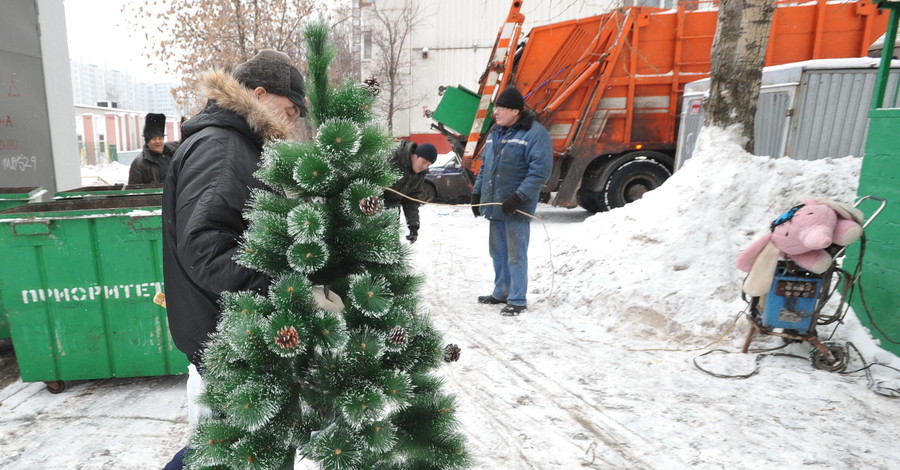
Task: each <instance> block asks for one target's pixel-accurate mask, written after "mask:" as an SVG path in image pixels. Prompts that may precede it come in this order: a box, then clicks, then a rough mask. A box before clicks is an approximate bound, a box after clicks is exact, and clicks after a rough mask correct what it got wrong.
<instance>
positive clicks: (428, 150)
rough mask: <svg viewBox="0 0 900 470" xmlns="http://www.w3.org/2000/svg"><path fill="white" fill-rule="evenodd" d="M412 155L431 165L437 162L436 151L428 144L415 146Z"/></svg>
mask: <svg viewBox="0 0 900 470" xmlns="http://www.w3.org/2000/svg"><path fill="white" fill-rule="evenodd" d="M413 153H414V154H416V155H418V156H420V157H422V158H424V159H425V160H428V161H429V162H431V163H434V161H435V160H437V149H436V148H435V147H434V145H431V144H429V143H425V144H420V145H418V146H416V149H415V150H414V151H413Z"/></svg>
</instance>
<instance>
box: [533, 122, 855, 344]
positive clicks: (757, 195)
mask: <svg viewBox="0 0 900 470" xmlns="http://www.w3.org/2000/svg"><path fill="white" fill-rule="evenodd" d="M735 142H736V139H735V138H734V137H733V136H732V135H731V133H730V132H728V131H724V130H721V129H709V130H707V132H706V133H705V134H703V135H701V137H700V141H699V143H698V150H697V152H696V154H695V156H694V157H693V158H691V159H690V160H688V161H687V163H686V164H685V166H684V167H683V168H682V169H681V170H680V171H678V172H676V173H675V174H674V175H673V176H672V177H671V178H670V179H669V180H668V181H667V182H666V183H665V184H664V185H663V186H662V187H660V188H659V189H657V190H655V191H652V192H650V193H647V194H646V195H645V196H644V198H643V199H641V200H639V201H637V202H635V203H633V204H630V205H628V206H626V207H623V208H620V209H615V210H613V211H610V212H607V213H601V214H597V215H595V216H593V217H590V218H589V219H587V220H586V221H585V222H584V224H583V226H582V227H580V228H579V230H576V231H569V232H566V233H562V234H557V235H555V236H554V239H553V240H552V244H553V247H554V257H553V263H554V268H555V270H556V271H555V273H556V274H555V279H554V291H553V292H552V293H551V294H550V295H549V297H548V299H549V301H550V303H551V305H552V306H554V307H559V306H566V307H567V309H573V310H574V313H575V314H574V315H573V317H579V316H581V317H584V318H586V319H589V320H586V321H590V322H592V323H599V324H600V325H602V326H603V327H605V328H606V329H607V330H608V331H615V332H620V333H621V332H624V331H626V330H627V331H630V332H631V334H633V335H634V336H635V339H636V340H638V341H640V340H641V339H648V340H650V341H652V342H654V343H659V342H660V341H661V340H663V341H665V342H667V343H669V345H670V346H673V347H685V346H691V347H698V346H702V345H705V344H707V343H709V342H710V341H712V340H714V339H716V338H718V337H719V336H720V335H721V334H722V333H723V331H724V329H725V328H727V327H728V326H729V325H731V324H732V323H733V321H734V318H735V317H736V315H737V314H738V312H740V311H741V310H743V309H744V308H745V306H746V303H745V302H744V301H743V300H741V298H740V294H741V282H742V281H743V277H744V273H742V272H740V271H739V270H737V269H736V268H735V264H734V263H735V258H736V256H737V255H738V253H740V251H741V250H742V249H744V248H745V247H746V246H747V245H748V244H749V243H750V242H751V241H753V240H754V239H755V238H757V237H758V236H760V235H761V234H762V233H763V232H764V231H766V230H768V225H769V223H770V222H771V221H772V220H773V219H774V218H776V217H777V216H778V215H779V214H781V213H782V212H784V211H785V210H787V209H789V208H790V207H792V206H794V205H796V204H798V203H800V202H801V201H802V200H803V199H805V198H806V197H824V198H829V199H833V200H836V201H843V202H848V203H852V202H853V201H854V199H855V194H856V187H857V182H858V179H859V170H860V165H861V161H862V160H861V159H858V158H853V157H845V158H839V159H824V160H818V161H798V160H792V159H788V158H781V159H771V158H768V157H758V156H753V155H750V154H748V153H746V152H745V151H743V150H742V149H741V148H740V146H738V145H737V144H735ZM539 233H540V228H539V227H537V226H536V228H535V234H539ZM536 239H537V237H536ZM535 245H538V247H537V248H535V249H538V250H540V249H542V248H541V247H540V246H539V244H538V243H536V244H535ZM535 272H541V273H549V272H551V268H550V267H549V266H546V265H544V266H537V267H535ZM542 286H547V283H543V284H542ZM539 290H541V292H539V293H541V294H547V293H548V292H547V290H549V289H546V287H545V288H544V289H540V288H539ZM854 323H857V324H858V322H854ZM635 329H636V330H637V331H633V330H635ZM745 330H746V324H745V322H744V321H741V323H739V331H740V332H741V333H743V331H745ZM865 336H866V337H867V336H868V335H867V334H866V335H865ZM856 340H858V341H859V340H862V338H860V337H859V336H857V338H856ZM868 341H869V342H871V339H868Z"/></svg>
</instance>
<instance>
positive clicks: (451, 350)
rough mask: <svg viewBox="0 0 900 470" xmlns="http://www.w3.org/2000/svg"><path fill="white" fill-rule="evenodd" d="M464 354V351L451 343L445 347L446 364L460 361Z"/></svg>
mask: <svg viewBox="0 0 900 470" xmlns="http://www.w3.org/2000/svg"><path fill="white" fill-rule="evenodd" d="M460 353H462V349H461V348H460V347H459V346H457V345H455V344H453V343H450V344H448V345H447V346H445V347H444V362H456V361H458V360H459V355H460Z"/></svg>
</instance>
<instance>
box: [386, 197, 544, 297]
mask: <svg viewBox="0 0 900 470" xmlns="http://www.w3.org/2000/svg"><path fill="white" fill-rule="evenodd" d="M382 189H384V190H385V191H390V192H392V193H394V194H397V195H399V196H400V197H403V198H406V199H409V200H410V201H414V202H418V203H419V204H428V205H432V206H448V207H459V206H469V207H483V206H502V205H503V204H502V203H500V202H483V203H480V204H444V203H440V202H428V201H423V200H421V199H416V198H414V197H411V196H407V195H406V194H403V193H401V192H400V191H397V190H396V189H393V188H388V187H383V188H382ZM516 213H519V214H522V215H524V216H526V217H530V218H532V219H534V220H536V221H538V222H540V224H541V225H542V226H543V227H544V234H545V235H546V236H547V252H548V254H549V256H550V291H549V292H548V293H547V297H546V299H548V300H550V299H552V298H553V289H554V287H555V285H556V267H555V266H554V265H553V244H551V243H550V231H549V230H547V224H546V223H545V222H544V221H543V220H541V218H540V217H536V216H534V215H531V214H529V213H527V212H523V211H520V210H518V209H516Z"/></svg>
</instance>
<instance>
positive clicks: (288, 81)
mask: <svg viewBox="0 0 900 470" xmlns="http://www.w3.org/2000/svg"><path fill="white" fill-rule="evenodd" d="M231 75H232V76H233V77H234V78H235V80H237V81H238V82H240V83H241V85H244V86H245V87H247V88H249V89H251V90H252V89H254V88H256V87H263V88H265V89H266V91H267V92H269V93H273V94H276V95H280V96H284V97H287V98H288V99H289V100H291V101H292V102H293V103H294V104H295V105H297V107H298V108H299V109H300V116H306V113H307V111H306V102H305V100H304V98H305V97H306V92H305V90H304V87H303V76H302V75H300V71H298V70H297V69H296V68H295V67H294V66H293V65H291V58H290V57H288V55H287V54H285V53H284V52H278V51H276V50H272V49H264V50H261V51H259V53H258V54H256V55H255V56H253V58H252V59H250V60H248V61H246V62H244V63H243V64H240V65H238V66H237V67H235V68H234V71H233V72H231Z"/></svg>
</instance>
